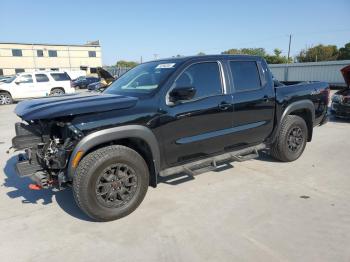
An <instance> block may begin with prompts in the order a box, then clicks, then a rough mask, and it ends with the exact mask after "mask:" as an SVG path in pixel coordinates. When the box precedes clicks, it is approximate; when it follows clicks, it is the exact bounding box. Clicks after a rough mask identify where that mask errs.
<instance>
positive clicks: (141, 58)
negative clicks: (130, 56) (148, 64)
mask: <svg viewBox="0 0 350 262" xmlns="http://www.w3.org/2000/svg"><path fill="white" fill-rule="evenodd" d="M142 62H143V61H142V56H141V59H140V64H142Z"/></svg>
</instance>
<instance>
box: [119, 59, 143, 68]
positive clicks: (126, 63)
mask: <svg viewBox="0 0 350 262" xmlns="http://www.w3.org/2000/svg"><path fill="white" fill-rule="evenodd" d="M137 65H138V63H136V62H134V61H125V60H119V61H118V62H117V64H116V66H117V67H127V68H132V67H135V66H137Z"/></svg>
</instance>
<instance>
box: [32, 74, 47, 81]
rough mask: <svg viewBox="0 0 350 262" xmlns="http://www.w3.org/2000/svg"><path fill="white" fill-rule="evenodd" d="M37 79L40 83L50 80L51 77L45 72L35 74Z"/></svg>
mask: <svg viewBox="0 0 350 262" xmlns="http://www.w3.org/2000/svg"><path fill="white" fill-rule="evenodd" d="M35 79H36V81H37V82H38V83H41V82H49V78H48V77H47V75H45V74H35Z"/></svg>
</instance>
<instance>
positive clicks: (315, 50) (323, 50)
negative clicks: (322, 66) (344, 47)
mask: <svg viewBox="0 0 350 262" xmlns="http://www.w3.org/2000/svg"><path fill="white" fill-rule="evenodd" d="M337 58H338V48H337V46H335V45H317V46H314V47H311V48H308V49H303V50H301V51H300V53H299V55H298V56H297V60H298V62H317V61H333V60H337Z"/></svg>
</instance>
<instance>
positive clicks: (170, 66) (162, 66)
mask: <svg viewBox="0 0 350 262" xmlns="http://www.w3.org/2000/svg"><path fill="white" fill-rule="evenodd" d="M174 66H175V63H168V64H159V65H157V67H156V69H163V68H173V67H174Z"/></svg>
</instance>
